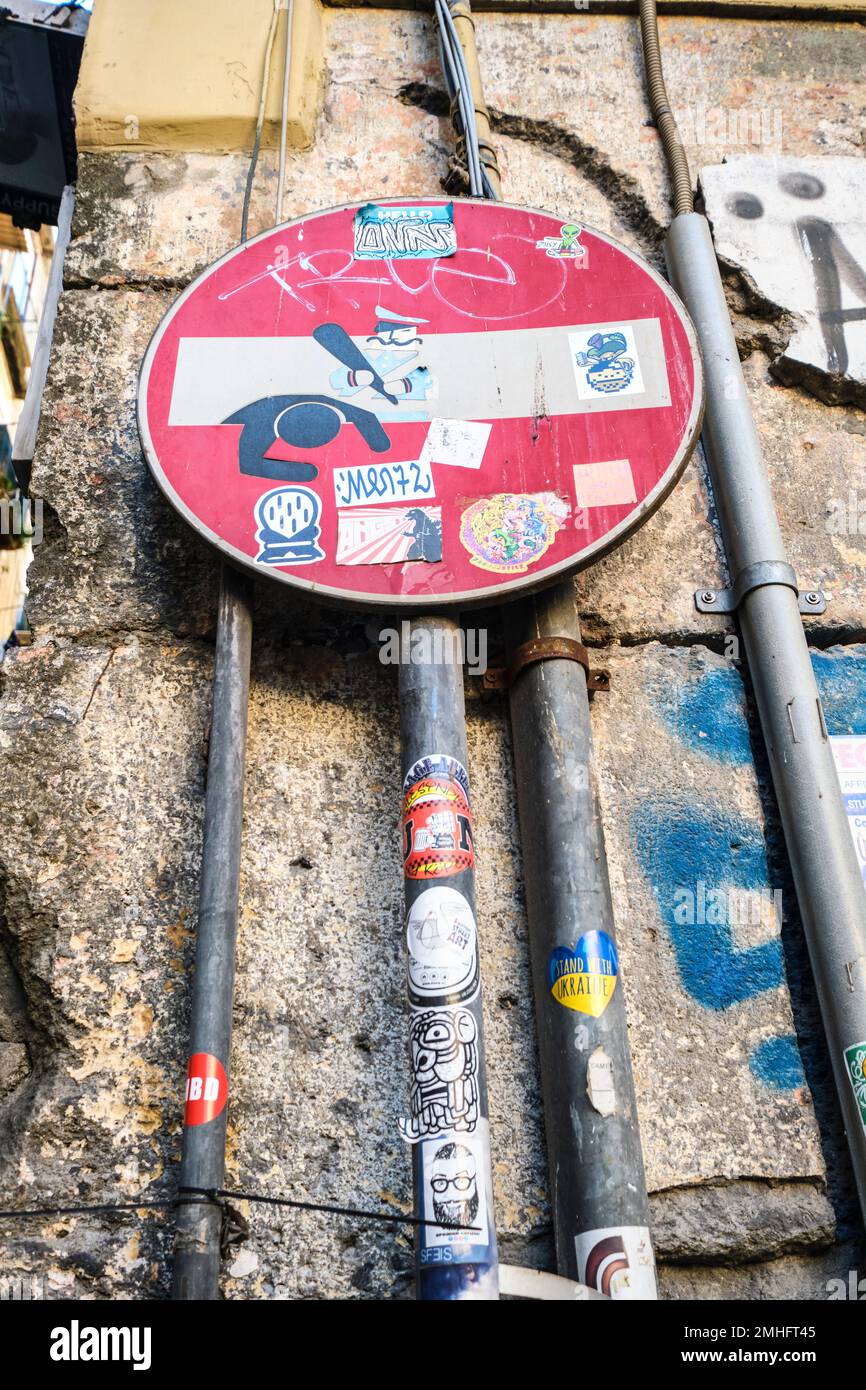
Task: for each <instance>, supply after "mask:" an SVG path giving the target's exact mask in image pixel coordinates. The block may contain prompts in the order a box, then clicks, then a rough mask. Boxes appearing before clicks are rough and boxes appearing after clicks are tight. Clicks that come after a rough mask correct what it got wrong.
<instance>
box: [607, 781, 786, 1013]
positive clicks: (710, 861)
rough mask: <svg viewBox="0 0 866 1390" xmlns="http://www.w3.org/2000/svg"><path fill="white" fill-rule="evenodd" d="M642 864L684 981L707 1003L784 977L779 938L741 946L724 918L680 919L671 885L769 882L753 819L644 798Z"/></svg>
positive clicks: (637, 826) (748, 993) (726, 1002)
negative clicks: (686, 921) (714, 920)
mask: <svg viewBox="0 0 866 1390" xmlns="http://www.w3.org/2000/svg"><path fill="white" fill-rule="evenodd" d="M633 828H634V834H635V839H636V843H637V852H638V858H639V859H640V862H641V866H642V868H643V870H644V873H645V874H646V876H647V878H648V879H649V881H650V883H652V885H653V889H654V891H655V895H656V901H657V902H658V905H659V911H660V913H661V916H662V920H663V921H664V922H665V924H666V926H667V928H668V932H669V935H670V939H671V944H672V946H673V948H674V951H675V953H676V958H677V965H678V966H679V971H680V976H681V978H682V980H683V984H684V985H685V987H686V989H687V990H688V992H689V994H690V995H691V996H692V998H693V999H696V1000H697V1001H698V1003H699V1004H703V1006H704V1008H705V1009H729V1008H731V1006H732V1005H733V1004H740V1003H742V1001H743V1000H744V999H751V998H753V996H754V995H756V994H760V993H762V991H764V990H767V989H775V988H776V986H777V985H780V984H781V983H782V981H783V979H784V971H783V961H782V944H781V942H780V941H779V940H778V938H774V939H773V940H772V941H765V942H762V944H761V945H760V946H748V947H745V948H738V947H737V946H736V945H735V944H734V933H733V928H732V927H731V925H730V923H729V922H725V923H717V924H714V923H712V922H704V923H701V924H697V925H688V926H680V925H679V924H678V923H677V920H676V917H675V909H676V897H675V895H676V892H677V889H678V888H679V887H680V885H682V884H688V883H697V882H698V881H699V880H701V879H703V880H706V881H707V882H709V883H712V884H713V886H718V887H729V888H735V889H753V890H754V889H757V890H760V889H762V888H766V884H767V880H768V876H769V875H768V872H767V855H766V850H765V847H764V838H763V835H762V834H761V832H760V830H759V828H758V827H757V826H756V825H755V824H754V823H753V822H751V821H743V820H738V821H733V820H731V819H729V818H728V817H727V816H722V815H718V816H713V815H712V814H711V813H709V812H707V813H706V814H695V813H694V812H693V811H691V810H684V809H683V808H682V807H677V806H674V805H670V804H665V803H663V802H659V801H655V802H652V803H649V804H645V805H644V806H641V807H640V808H639V810H638V811H637V813H636V815H635V817H634V822H633Z"/></svg>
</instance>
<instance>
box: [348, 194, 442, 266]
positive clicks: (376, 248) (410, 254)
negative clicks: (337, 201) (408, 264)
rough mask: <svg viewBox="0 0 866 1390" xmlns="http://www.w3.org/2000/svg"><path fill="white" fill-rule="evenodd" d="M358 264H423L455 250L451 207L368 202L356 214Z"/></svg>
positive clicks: (356, 255)
mask: <svg viewBox="0 0 866 1390" xmlns="http://www.w3.org/2000/svg"><path fill="white" fill-rule="evenodd" d="M354 228H355V259H356V260H358V261H426V260H436V259H438V258H439V257H440V256H453V255H454V254H455V252H456V250H457V235H456V233H455V230H454V204H453V203H446V204H445V205H444V206H439V207H427V206H424V205H423V204H422V205H418V206H413V207H391V206H388V205H385V204H382V203H367V204H366V205H365V206H364V207H362V208H359V209H358V211H357V213H356V214H355V223H354Z"/></svg>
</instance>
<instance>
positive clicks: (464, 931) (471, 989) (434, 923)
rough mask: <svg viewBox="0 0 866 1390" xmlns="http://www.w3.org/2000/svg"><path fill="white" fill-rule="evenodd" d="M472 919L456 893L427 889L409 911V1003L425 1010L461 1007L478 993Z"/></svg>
mask: <svg viewBox="0 0 866 1390" xmlns="http://www.w3.org/2000/svg"><path fill="white" fill-rule="evenodd" d="M477 940H478V937H477V931H476V928H475V917H474V915H473V912H472V908H471V907H470V906H469V903H468V902H467V901H466V899H465V898H464V896H463V894H462V893H458V892H457V891H456V889H454V888H446V887H441V886H438V885H437V886H436V887H435V888H425V890H424V892H423V893H421V894H420V895H419V896H418V897H417V898H416V899H415V901H414V902H413V904H412V906H411V908H410V909H409V918H408V921H407V924H406V941H407V945H408V947H409V971H408V973H409V999H410V1001H411V1002H412V1003H413V1004H416V1005H421V1006H422V1007H423V1006H425V1005H426V1006H427V1007H428V1008H429V1007H430V1005H441V1004H463V1003H465V1002H466V1001H467V1000H468V999H471V998H473V996H474V995H475V994H477V993H478V947H477Z"/></svg>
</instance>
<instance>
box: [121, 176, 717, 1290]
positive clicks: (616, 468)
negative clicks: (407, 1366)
mask: <svg viewBox="0 0 866 1390" xmlns="http://www.w3.org/2000/svg"><path fill="white" fill-rule="evenodd" d="M700 411H701V369H700V359H699V355H698V352H697V348H696V345H695V337H694V333H693V330H692V328H691V325H690V323H689V321H688V318H687V317H686V315H685V313H684V311H683V309H682V306H681V305H680V303H679V301H678V299H677V298H676V295H675V294H674V293H673V292H672V290H671V289H670V287H669V286H668V285H667V284H666V282H665V281H664V280H663V279H662V277H661V276H660V275H658V274H657V273H656V272H655V271H654V270H653V269H652V268H651V267H650V266H648V265H647V264H646V263H644V262H643V261H641V260H640V258H639V257H637V256H636V255H634V253H632V252H630V251H628V250H627V249H626V248H624V247H622V246H620V245H619V244H618V243H616V242H614V241H613V240H612V239H611V238H609V237H607V236H604V235H603V234H601V233H598V232H594V231H591V230H589V229H587V228H584V227H582V226H580V225H578V224H577V223H574V222H568V223H563V222H562V221H561V220H560V219H557V218H554V217H553V216H551V215H550V214H549V213H544V212H537V211H534V210H532V209H527V208H522V207H516V206H513V205H510V204H505V203H499V202H496V203H494V202H479V201H477V200H472V199H453V200H452V199H446V198H443V197H433V198H400V199H386V200H382V201H378V202H369V203H354V204H351V205H348V206H345V207H341V208H333V209H329V210H327V211H324V212H319V213H315V214H312V215H309V216H307V217H303V218H299V219H297V220H296V221H293V222H290V223H287V224H285V225H284V226H281V227H276V228H274V229H272V230H270V231H268V232H265V233H263V234H262V235H260V236H258V237H255V238H253V239H252V240H250V241H248V242H245V243H244V245H243V246H241V247H239V248H237V249H236V250H234V251H231V252H230V253H229V254H228V255H226V256H224V257H223V258H222V259H221V260H220V261H217V262H216V264H215V265H213V266H211V267H210V268H209V269H208V270H206V271H205V272H204V273H203V274H202V275H201V276H199V278H198V279H197V280H196V281H194V282H193V284H192V285H190V286H189V288H188V289H187V290H185V291H184V293H183V294H182V295H181V296H180V297H179V298H178V300H177V301H176V302H175V304H174V305H173V306H172V308H171V309H170V311H169V312H168V314H167V315H166V317H165V318H164V319H163V321H162V323H161V324H160V326H159V328H158V329H157V332H156V333H155V335H154V337H153V340H152V342H151V344H150V347H149V349H148V352H147V354H146V357H145V360H144V363H143V367H142V373H141V381H140V388H139V427H140V432H141V437H142V442H143V445H144V449H145V453H146V455H147V459H148V462H149V464H150V467H151V469H152V471H153V473H154V476H155V478H156V480H157V482H158V484H159V486H160V487H161V489H162V490H163V492H164V493H165V495H166V496H167V498H168V499H169V501H170V502H171V503H172V505H173V506H175V507H176V508H177V510H178V511H179V512H180V513H181V514H182V515H183V516H184V517H185V518H186V519H187V520H188V521H189V522H190V524H191V525H192V526H193V527H194V528H195V529H196V530H197V531H198V533H199V534H200V535H202V536H204V537H205V538H206V539H207V540H209V541H210V542H211V543H212V544H213V545H215V546H216V547H217V548H218V549H219V550H220V551H221V553H222V554H223V556H224V558H225V559H226V560H227V561H229V562H230V563H232V564H234V565H235V566H238V567H240V568H242V569H245V570H246V571H247V572H249V573H254V574H258V575H267V576H269V577H270V578H272V579H273V580H274V581H275V582H277V583H282V584H286V585H288V586H290V587H292V588H295V589H301V590H305V591H306V592H308V593H309V594H311V595H313V596H315V597H316V598H317V599H320V600H323V601H329V600H330V601H333V602H335V603H338V604H341V605H357V606H362V607H367V608H371V609H373V610H375V611H378V612H382V611H383V610H386V609H387V610H391V611H396V612H397V613H400V614H403V615H406V616H408V618H409V619H410V627H411V630H412V634H413V637H414V635H415V633H416V632H417V633H419V634H422V635H423V634H424V633H425V632H426V633H427V634H428V636H429V637H433V636H435V634H436V632H437V631H439V632H440V634H441V633H450V634H451V636H452V637H453V636H457V637H459V635H460V634H459V628H458V626H457V624H456V622H455V619H454V614H455V612H457V611H459V610H461V609H466V608H471V607H472V606H482V605H483V606H488V605H490V604H491V603H493V602H497V601H501V600H505V599H508V598H511V597H513V596H516V595H519V594H525V593H527V592H529V591H532V590H535V589H538V588H541V587H543V586H546V585H548V584H551V583H553V582H555V581H556V580H558V579H560V578H564V577H566V576H567V575H569V574H571V573H573V572H574V571H575V570H577V569H578V568H580V567H581V566H584V565H587V564H589V563H591V562H592V561H593V560H594V559H596V558H597V557H598V556H600V555H601V554H603V553H605V551H607V550H609V549H611V548H612V547H613V546H615V545H617V544H618V543H619V542H620V541H621V540H623V539H624V538H625V537H626V536H627V535H629V534H630V533H631V532H632V531H633V530H634V529H635V528H636V527H637V526H639V525H640V524H641V523H642V522H643V521H644V520H645V519H646V517H647V516H649V515H650V514H651V513H652V511H653V510H655V508H657V507H658V506H659V505H660V504H661V502H662V501H663V500H664V498H665V497H666V496H667V494H668V492H669V491H670V489H671V488H672V487H673V486H674V484H675V482H676V480H677V478H678V477H679V475H680V473H681V471H682V469H683V468H684V466H685V463H686V461H687V459H688V457H689V454H690V452H691V449H692V447H693V445H694V442H695V440H696V437H697V431H698V427H699V423H700ZM455 672H456V673H457V674H455ZM459 673H460V667H459V666H458V667H456V668H455V666H454V664H453V663H450V664H449V663H448V662H445V663H442V664H441V665H440V664H438V663H437V662H436V661H435V660H422V661H420V662H419V663H417V664H415V663H412V662H411V661H410V663H409V664H408V665H407V666H405V667H403V666H401V701H402V727H403V762H404V766H403V773H404V786H403V789H402V798H403V799H402V834H403V851H404V870H405V877H406V885H407V887H406V899H407V922H406V933H407V948H408V983H409V1004H410V1027H411V1038H412V1075H411V1079H410V1105H409V1110H408V1113H407V1115H406V1118H405V1120H404V1121H403V1124H402V1126H401V1130H402V1132H403V1135H404V1138H406V1139H407V1140H408V1141H409V1142H410V1143H411V1144H412V1146H413V1154H414V1174H415V1191H416V1208H417V1210H418V1213H419V1214H420V1215H423V1216H425V1217H426V1218H428V1219H431V1220H433V1221H434V1222H436V1221H441V1223H442V1224H441V1225H433V1226H430V1227H423V1228H422V1234H421V1236H420V1237H419V1250H418V1258H419V1288H420V1291H421V1292H422V1294H423V1296H425V1297H433V1298H453V1297H460V1298H462V1297H479V1296H480V1297H496V1245H495V1234H494V1229H493V1213H492V1190H491V1165H490V1143H489V1127H488V1123H487V1109H486V1086H485V1064H484V1052H483V1046H482V1039H481V1013H480V981H479V979H478V971H477V960H478V948H477V934H476V924H475V916H474V898H473V877H472V873H473V866H474V848H473V842H472V813H471V796H470V787H469V778H468V774H467V769H466V756H465V727H464V724H463V713H462V690H461V688H460V682H459V679H458V676H459ZM469 771H471V769H469ZM219 1061H220V1063H221V1065H222V1066H223V1067H224V1068H225V1071H226V1073H227V1072H228V1057H221V1058H219ZM210 1122H211V1121H208V1120H206V1121H205V1123H210ZM459 1226H463V1227H469V1228H471V1229H470V1232H469V1234H468V1235H467V1236H466V1238H464V1237H463V1236H461V1235H458V1234H457V1233H455V1231H454V1227H459Z"/></svg>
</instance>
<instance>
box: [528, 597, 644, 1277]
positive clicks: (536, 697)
mask: <svg viewBox="0 0 866 1390" xmlns="http://www.w3.org/2000/svg"><path fill="white" fill-rule="evenodd" d="M507 626H508V633H509V645H510V655H513V653H514V651H515V650H516V649H517V648H518V647H519V646H520V645H521V644H522V643H524V642H528V641H532V640H535V639H538V638H545V637H552V636H556V637H563V636H564V637H569V638H572V639H573V640H576V641H579V640H580V626H579V622H578V617H577V611H576V608H575V596H574V584H573V583H572V582H569V583H566V584H562V585H559V586H558V587H557V588H555V589H551V590H547V591H546V592H545V593H543V594H539V595H533V596H532V597H531V598H529V599H526V600H524V601H523V602H521V603H518V604H515V606H514V609H513V610H512V612H511V613H510V614H509V622H508V625H507ZM510 704H511V727H512V730H513V736H514V763H515V780H516V783H517V803H518V810H519V813H520V834H521V845H522V851H523V865H524V874H525V879H526V906H527V915H528V919H529V939H530V952H531V957H532V977H533V983H534V989H535V1018H536V1029H537V1033H538V1047H539V1053H540V1060H541V1084H542V1093H543V1098H544V1118H545V1132H546V1136H547V1151H548V1163H549V1168H550V1198H551V1207H552V1209H553V1224H554V1232H555V1237H556V1263H557V1270H558V1272H559V1273H560V1274H561V1275H563V1276H564V1277H566V1278H568V1279H573V1280H577V1281H578V1282H580V1283H586V1284H590V1285H591V1286H593V1287H598V1288H602V1287H603V1290H604V1292H606V1293H609V1294H610V1295H611V1297H614V1298H644V1299H647V1298H649V1299H652V1298H655V1297H656V1284H655V1266H654V1260H653V1253H652V1243H651V1240H650V1233H649V1229H648V1227H649V1206H648V1201H647V1192H646V1180H645V1177H644V1167H643V1156H642V1153H641V1145H640V1132H639V1129H638V1121H637V1109H636V1104H635V1095H634V1083H633V1080H632V1070H631V1056H630V1053H629V1044H628V1030H627V1026H626V1016H625V1000H624V997H623V988H622V978H621V974H620V971H619V965H618V959H617V952H616V938H615V933H614V923H613V907H612V904H611V894H610V883H609V880H608V872H607V859H606V856H605V847H604V833H603V830H602V825H601V818H600V815H599V810H598V804H597V798H596V789H595V778H594V769H593V755H592V736H591V732H590V721H589V700H588V697H587V690H586V676H585V674H584V671H583V668H582V667H581V666H580V665H578V663H577V662H575V661H568V660H559V659H553V660H547V661H540V662H537V663H536V664H534V665H531V666H527V667H526V668H525V669H524V670H523V671H522V672H521V673H520V674H519V675H518V676H517V677H516V679H515V681H514V684H513V685H512V687H511V693H510ZM626 1263H627V1265H628V1268H627V1269H626V1268H625V1265H626Z"/></svg>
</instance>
